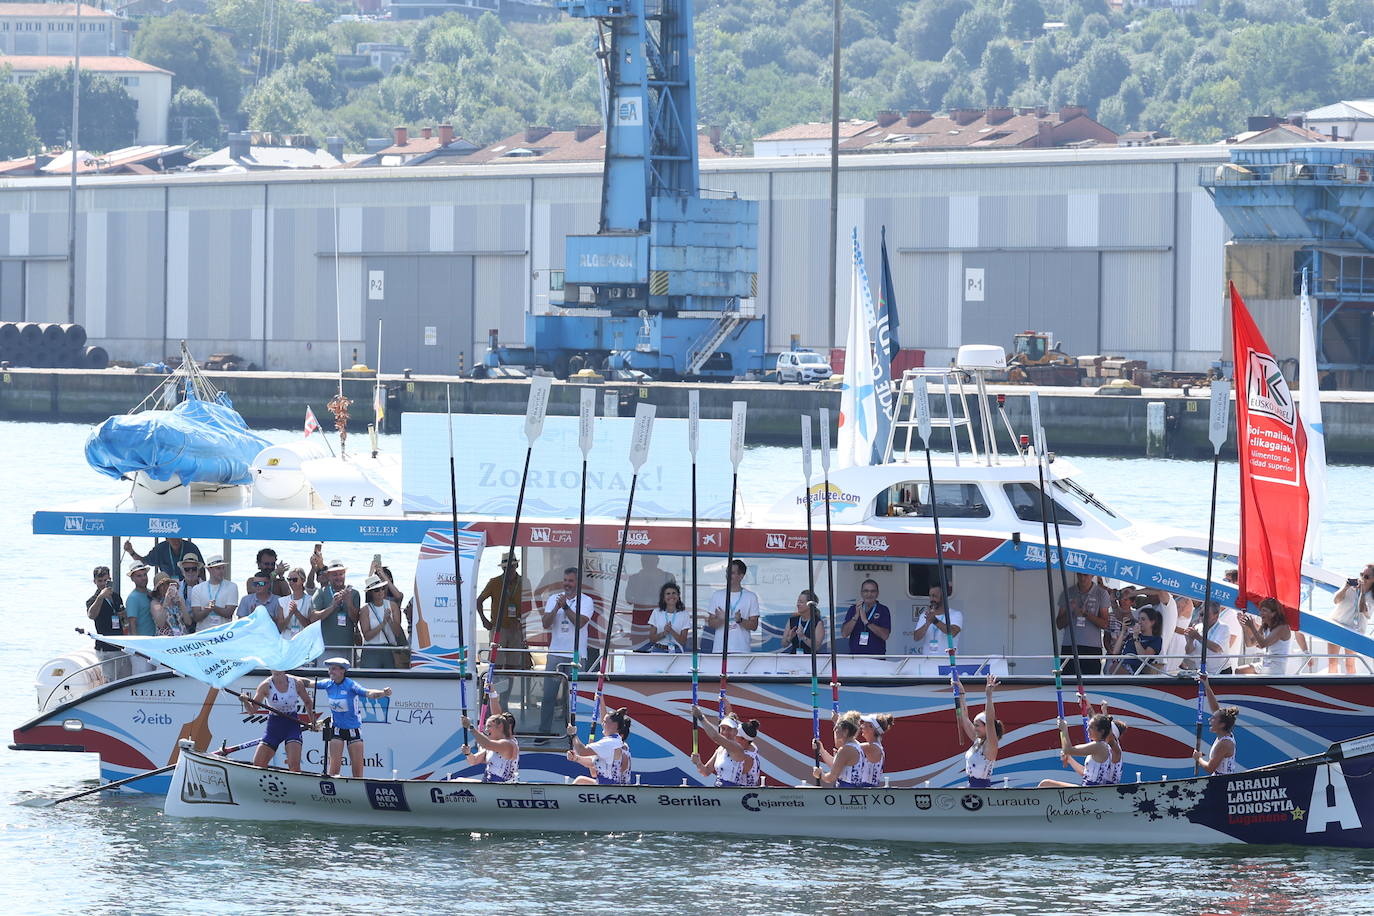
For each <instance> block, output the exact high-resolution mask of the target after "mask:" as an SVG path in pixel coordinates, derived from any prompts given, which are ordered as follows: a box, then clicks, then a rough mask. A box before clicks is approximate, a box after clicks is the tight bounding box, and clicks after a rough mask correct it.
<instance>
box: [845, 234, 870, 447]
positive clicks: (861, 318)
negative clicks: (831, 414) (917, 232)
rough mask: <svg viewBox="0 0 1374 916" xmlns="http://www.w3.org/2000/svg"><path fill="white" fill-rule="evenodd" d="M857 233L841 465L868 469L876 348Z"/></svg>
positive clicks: (868, 292) (868, 294)
mask: <svg viewBox="0 0 1374 916" xmlns="http://www.w3.org/2000/svg"><path fill="white" fill-rule="evenodd" d="M858 238H859V236H858V230H857V229H856V230H854V234H853V236H852V241H853V263H852V270H851V272H850V289H849V293H850V311H849V335H848V337H847V339H846V343H845V353H844V384H843V385H842V387H841V388H840V436H839V444H838V455H837V458H836V460H837V464H838V466H839V467H841V468H848V467H856V466H857V467H867V466H868V465H870V464H872V463H873V446H874V443H875V442H877V441H878V437H879V429H878V394H877V390H876V387H875V380H874V377H873V346H872V342H871V340H872V337H871V326H870V324H869V315H870V314H871V313H872V311H873V308H872V294H871V292H870V291H869V290H868V288H867V286H868V282H867V281H868V277H867V275H866V274H865V273H864V269H863V262H862V259H861V258H862V256H861V254H860V252H859V241H858Z"/></svg>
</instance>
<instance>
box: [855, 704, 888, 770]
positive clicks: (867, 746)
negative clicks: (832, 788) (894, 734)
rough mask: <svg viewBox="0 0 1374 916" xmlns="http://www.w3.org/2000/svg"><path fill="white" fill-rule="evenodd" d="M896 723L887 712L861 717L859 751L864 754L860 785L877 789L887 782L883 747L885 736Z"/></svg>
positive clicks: (885, 753) (866, 714) (885, 756)
mask: <svg viewBox="0 0 1374 916" xmlns="http://www.w3.org/2000/svg"><path fill="white" fill-rule="evenodd" d="M895 721H896V720H895V719H893V718H892V716H890V715H888V714H887V713H885V712H880V713H871V714H870V713H864V714H863V715H861V716H859V750H860V751H862V752H863V758H862V759H861V760H860V761H859V764H860V770H859V784H860V785H862V786H865V787H867V788H872V789H876V788H877V787H879V786H881V785H882V784H883V783H884V782H885V781H886V779H887V773H886V770H885V766H886V764H887V751H886V749H885V748H884V747H883V736H885V735H886V734H887V733H888V732H889V731H891V730H892V724H893V722H895Z"/></svg>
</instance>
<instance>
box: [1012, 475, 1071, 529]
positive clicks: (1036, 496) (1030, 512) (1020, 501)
mask: <svg viewBox="0 0 1374 916" xmlns="http://www.w3.org/2000/svg"><path fill="white" fill-rule="evenodd" d="M1002 489H1003V490H1005V491H1006V494H1007V499H1009V500H1010V501H1011V507H1012V509H1013V510H1014V511H1015V512H1016V517H1017V518H1019V519H1021V521H1023V522H1038V521H1043V520H1044V516H1043V514H1042V513H1041V511H1040V502H1041V494H1040V488H1039V487H1038V486H1036V485H1035V484H1033V483H1025V482H1021V481H1018V482H1016V483H1005V484H1002ZM1050 502H1051V503H1052V504H1053V505H1054V518H1055V520H1056V521H1058V522H1059V524H1061V525H1082V524H1083V523H1082V522H1081V521H1079V519H1078V516H1076V515H1074V514H1073V513H1072V512H1070V511H1069V510H1068V509H1065V508H1064V507H1063V505H1061V504H1060V503H1059V502H1058V500H1055V499H1054V498H1053V497H1051V499H1050Z"/></svg>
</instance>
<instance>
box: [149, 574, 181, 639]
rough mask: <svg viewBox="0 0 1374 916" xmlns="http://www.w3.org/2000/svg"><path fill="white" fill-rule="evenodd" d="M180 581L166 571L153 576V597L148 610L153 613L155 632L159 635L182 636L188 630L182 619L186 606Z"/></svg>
mask: <svg viewBox="0 0 1374 916" xmlns="http://www.w3.org/2000/svg"><path fill="white" fill-rule="evenodd" d="M179 584H180V583H179V582H178V581H177V579H176V578H174V577H173V576H169V575H167V574H166V573H164V572H160V573H158V574H157V575H156V576H155V577H154V578H153V593H152V598H151V599H150V600H149V602H148V611H149V613H151V614H152V615H153V632H154V633H156V634H157V635H158V636H181V635H183V634H185V633H186V632H187V630H186V626H185V624H183V623H182V619H183V617H184V616H185V612H186V608H185V607H183V605H182V604H181V592H180V591H178V589H177V586H178V585H179Z"/></svg>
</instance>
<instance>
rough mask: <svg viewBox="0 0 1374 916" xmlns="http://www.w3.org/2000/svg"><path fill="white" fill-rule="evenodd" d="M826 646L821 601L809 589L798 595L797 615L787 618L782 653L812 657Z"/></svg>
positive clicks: (783, 632)
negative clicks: (813, 653)
mask: <svg viewBox="0 0 1374 916" xmlns="http://www.w3.org/2000/svg"><path fill="white" fill-rule="evenodd" d="M824 645H825V621H824V620H822V619H821V605H820V599H818V598H817V597H816V593H815V592H813V591H811V589H809V588H804V589H802V590H801V593H800V594H798V595H797V613H795V614H793V615H792V616H791V617H789V618H787V627H786V628H785V629H784V630H783V631H782V651H783V652H785V653H787V654H788V655H810V654H811V653H812V652H813V651H815V652H820V651H821V647H822V646H824Z"/></svg>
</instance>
